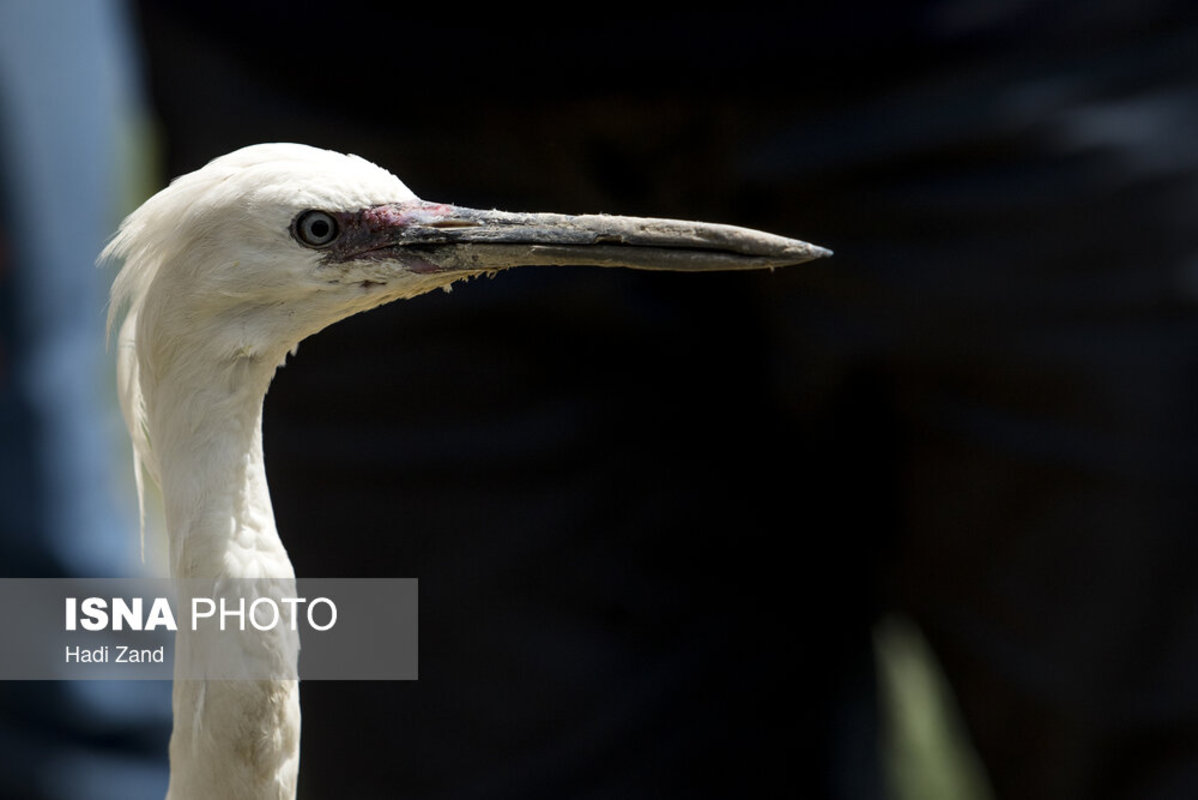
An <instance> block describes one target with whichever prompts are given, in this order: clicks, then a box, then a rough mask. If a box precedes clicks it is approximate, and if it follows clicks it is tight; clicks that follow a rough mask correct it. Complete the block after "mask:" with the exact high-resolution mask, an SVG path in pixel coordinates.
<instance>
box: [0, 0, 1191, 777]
mask: <svg viewBox="0 0 1198 800" xmlns="http://www.w3.org/2000/svg"><path fill="white" fill-rule="evenodd" d="M833 5H835V7H832V6H833ZM126 10H127V11H128V12H129V15H128V17H127V19H126V21H127V22H128V24H129V27H128V31H129V43H128V44H127V48H128V52H129V54H130V55H131V56H132V57H133V59H134V60H133V62H132V63H133V64H134V65H135V68H136V69H139V70H140V71H138V72H136V73H135V74H136V75H137V76H139V77H138V78H137V79H135V80H134V81H133V85H134V86H135V87H137V86H140V88H141V90H142V92H143V94H142V96H143V97H144V99H145V104H146V107H147V108H148V109H149V111H150V114H151V117H152V119H153V120H154V121H155V125H156V128H155V130H156V135H155V136H154V141H157V142H158V143H159V149H157V150H152V151H145V152H143V153H142V154H141V155H142V158H143V160H144V159H145V158H147V157H149V158H153V157H155V156H156V154H157V153H161V156H162V158H161V163H160V165H159V168H160V174H161V176H162V178H163V179H165V177H166V176H173V175H177V174H180V173H182V172H186V171H189V170H192V169H194V168H197V167H199V166H201V165H202V164H204V163H205V162H206V161H208V160H209V159H210V158H212V157H215V156H217V155H219V154H222V153H224V152H227V151H229V150H232V149H234V148H236V147H239V146H242V145H246V144H250V143H254V142H261V141H301V142H305V143H308V144H312V145H317V146H322V147H329V148H332V149H336V150H342V151H347V152H354V153H357V154H359V155H362V156H364V157H366V158H369V159H371V160H372V161H375V162H377V163H379V164H381V165H383V166H385V167H387V168H388V169H391V170H393V171H394V172H395V173H396V174H397V175H399V176H400V177H401V178H402V179H403V180H404V181H405V182H406V183H407V184H408V185H409V186H410V187H411V188H412V189H413V190H414V191H415V192H416V193H417V194H419V195H420V196H422V197H424V198H426V199H431V200H437V201H445V202H453V203H458V204H462V205H468V206H476V207H493V206H495V207H501V208H507V209H509V210H554V211H566V212H610V213H621V214H639V215H653V216H672V217H682V218H698V219H707V220H713V221H721V222H731V223H737V224H743V225H748V226H752V227H757V228H763V229H766V230H770V231H774V232H777V233H781V234H785V235H790V236H796V237H798V238H803V239H807V240H809V241H813V242H816V243H818V244H821V245H825V246H828V247H831V248H833V249H834V250H836V257H835V258H833V259H831V260H828V261H824V262H818V263H815V264H812V265H807V266H804V267H800V268H794V269H790V270H786V271H781V272H776V273H772V274H764V275H749V274H730V275H689V276H681V275H668V274H649V273H633V272H623V271H614V270H590V269H582V268H580V269H549V268H542V269H526V270H517V271H513V272H510V273H505V274H503V275H500V276H499V277H498V278H496V279H495V280H485V281H475V282H472V283H469V284H466V285H460V286H459V287H457V288H455V290H454V291H453V293H452V294H445V293H438V294H435V295H429V296H425V297H421V298H417V299H415V300H412V301H408V302H404V303H399V304H395V305H393V306H391V307H387V308H383V309H379V310H376V311H373V312H371V313H369V314H366V315H362V316H360V317H356V318H353V319H350V320H347V321H345V322H343V323H340V324H338V325H336V326H334V327H333V328H331V329H329V330H328V331H325V332H323V333H322V334H320V335H319V336H317V337H315V338H314V339H313V340H311V341H309V342H305V343H304V344H303V345H302V346H301V347H300V350H299V354H298V356H297V357H296V358H294V359H292V360H291V362H290V363H288V365H287V366H286V367H284V368H283V369H281V370H280V371H279V373H278V376H277V378H276V380H275V382H274V385H273V386H272V388H271V392H270V394H269V396H268V398H267V404H266V422H265V437H266V452H267V458H268V462H269V463H268V473H269V475H270V480H271V488H272V494H273V498H274V505H275V508H276V513H277V516H278V523H279V529H280V531H281V532H282V535H283V538H284V540H285V542H286V543H287V546H288V549H289V551H290V553H291V555H292V558H293V560H294V562H295V565H296V569H297V571H298V573H299V574H301V575H304V576H309V577H358V576H396V577H416V578H419V579H420V582H421V583H420V587H421V653H420V661H421V664H420V671H421V678H420V680H419V681H418V682H412V683H336V682H329V683H322V682H309V683H305V684H304V686H303V689H302V699H303V708H304V732H303V753H302V762H301V763H302V767H301V780H300V784H301V786H300V796H301V798H317V797H332V796H336V797H354V798H374V797H379V798H382V797H388V798H390V797H413V798H438V799H440V798H455V799H456V798H488V799H489V798H517V797H519V798H541V797H544V798H558V799H560V798H650V797H653V798H683V797H684V798H732V797H744V796H798V797H803V798H846V799H853V800H855V799H862V800H864V799H866V798H882V797H887V796H894V792H895V791H897V790H896V789H895V788H894V787H893V786H890V787H889V788H888V786H887V780H886V777H885V776H886V774H887V770H886V769H885V767H886V764H885V763H884V761H883V759H882V757H881V755H880V754H881V752H882V748H881V743H882V742H883V741H884V740H885V738H886V736H887V730H888V729H887V725H888V724H889V723H888V722H887V720H886V717H885V715H884V713H883V709H884V708H885V706H884V704H882V703H880V702H879V691H878V686H879V680H878V679H879V675H878V671H877V668H876V658H875V656H876V653H877V652H878V649H877V648H875V646H874V644H875V640H874V636H875V631H876V630H878V626H879V624H880V623H881V624H884V621H885V620H888V619H891V618H892V615H895V614H901V615H903V617H904V618H907V619H911V620H914V621H915V623H917V624H918V626H919V629H920V630H921V631H922V636H923V637H926V641H927V642H928V643H929V644H930V646H931V649H932V651H934V653H935V655H936V658H937V660H938V663H939V664H940V665H942V667H943V672H944V675H945V676H947V680H948V681H949V684H950V685H951V687H952V690H953V697H954V698H955V701H956V703H957V704H958V708H959V712H960V714H961V717H962V719H963V720H964V722H965V724H966V726H967V732H966V733H965V734H962V736H963V737H964V740H965V742H966V743H967V744H968V745H969V746H970V747H972V748H974V749H975V750H976V753H977V754H978V756H980V759H981V764H982V765H983V772H984V776H985V779H986V781H987V782H988V784H989V789H988V791H990V792H992V793H993V796H994V797H996V798H1002V799H1003V800H1006V799H1007V798H1018V799H1019V800H1041V799H1042V798H1043V799H1044V800H1048V799H1049V798H1051V799H1052V800H1069V799H1071V798H1078V799H1079V800H1080V799H1081V798H1087V799H1088V798H1112V799H1113V798H1137V799H1141V798H1145V799H1148V800H1164V799H1165V798H1183V797H1184V798H1191V797H1194V796H1198V682H1195V681H1194V680H1193V677H1192V676H1193V675H1195V674H1198V582H1195V581H1194V580H1193V577H1192V576H1193V575H1194V574H1195V568H1196V567H1198V539H1196V538H1195V537H1194V530H1195V522H1196V521H1198V520H1196V514H1195V511H1196V503H1198V501H1196V494H1195V492H1194V486H1193V476H1194V474H1195V466H1198V465H1196V464H1195V462H1196V461H1198V458H1196V445H1198V425H1196V422H1195V420H1196V418H1195V413H1194V408H1195V403H1196V401H1198V396H1196V395H1198V371H1196V370H1195V366H1196V356H1198V324H1196V323H1198V316H1196V314H1195V299H1196V297H1198V226H1196V225H1195V224H1194V218H1195V211H1196V209H1198V137H1196V136H1195V135H1194V131H1195V130H1198V12H1195V11H1194V10H1192V5H1191V4H1189V3H1183V2H1168V1H1167V0H1159V1H1157V2H1139V3H1132V2H1080V0H1046V1H1045V2H1038V3H1022V2H998V1H997V0H995V1H988V0H959V1H958V2H889V3H875V2H866V1H865V0H860V1H858V2H847V3H838V4H826V3H825V4H818V5H817V4H803V3H800V4H791V6H789V10H787V11H784V12H776V13H751V14H750V13H736V12H722V13H714V12H689V13H677V12H658V11H656V10H654V9H653V7H652V6H644V5H640V6H629V7H620V6H602V7H592V6H585V7H573V6H571V7H563V6H553V7H537V6H521V7H519V8H513V9H510V10H506V11H504V12H503V13H500V12H499V11H496V10H486V11H477V10H475V11H471V10H467V9H465V8H452V9H446V8H439V9H424V8H415V9H412V8H408V7H406V6H403V5H398V4H391V3H376V2H363V3H356V4H352V6H342V7H338V8H335V7H334V6H333V5H331V4H315V3H307V2H282V0H254V1H251V0H242V2H237V3H233V2H225V1H224V0H216V1H214V0H208V1H207V2H202V3H201V2H177V3H173V4H161V3H153V2H143V3H140V4H137V5H135V6H132V7H130V8H128V9H126ZM45 102H46V103H50V104H53V103H55V102H56V99H55V98H54V96H52V95H46V96H45ZM0 122H3V120H0ZM134 141H139V142H142V143H144V142H145V141H147V139H146V137H142V138H141V139H138V140H134ZM147 152H148V155H147ZM17 199H18V201H19V197H18V198H17ZM8 218H9V219H13V217H11V216H10V217H8ZM56 222H57V224H59V225H61V224H62V221H61V218H60V219H58V220H56ZM5 234H6V237H8V238H9V239H11V238H12V236H13V232H12V231H5ZM97 249H98V248H97ZM87 267H88V265H87V264H81V265H79V269H80V270H83V269H85V268H87ZM21 268H22V265H21V264H18V265H17V271H18V272H19V270H20V269H21ZM25 268H26V269H28V268H30V267H25ZM101 302H102V301H101ZM97 318H98V317H97ZM94 335H95V336H96V337H97V339H98V338H99V337H100V336H101V330H100V328H99V327H97V328H96V330H95V333H94ZM35 444H36V443H33V444H30V446H31V447H33V446H35ZM7 447H8V445H7V443H6V448H7ZM14 452H15V451H14ZM51 499H52V498H50V499H47V500H46V501H45V502H46V503H47V504H50V500H51ZM24 505H29V504H24ZM5 524H6V525H7V524H8V523H7V522H6V523H5ZM133 524H134V526H135V522H134V523H133ZM10 531H12V532H15V535H17V536H19V535H21V534H24V533H25V532H26V529H23V528H20V527H11V526H10ZM129 536H130V538H132V537H134V536H135V527H133V528H130V530H129ZM380 635H385V630H381V631H380ZM50 688H52V687H47V690H50ZM147 702H148V701H147ZM64 708H65V710H64V711H63V712H62V716H63V718H64V719H68V720H69V719H70V709H71V708H73V706H71V705H70V704H66V705H65V706H64ZM146 708H150V706H149V705H147V706H146ZM147 716H148V717H149V716H152V715H150V713H149V712H148V711H147ZM64 726H66V723H64ZM67 727H69V726H67ZM143 730H146V731H160V730H161V729H160V728H156V727H153V725H151V724H150V723H149V722H147V723H146V724H145V727H144V729H143ZM155 735H158V734H155ZM150 740H153V739H152V737H151V739H150ZM138 741H141V740H138ZM138 746H139V747H142V750H141V751H142V752H147V753H149V755H150V757H151V758H152V757H153V756H154V750H153V746H152V745H150V746H142V745H138ZM158 755H159V757H165V739H161V750H160V751H158ZM13 796H30V797H34V796H52V795H51V794H49V793H45V794H43V795H37V794H35V793H34V792H33V790H32V789H30V790H29V792H28V793H27V794H24V795H22V794H14V795H13ZM127 796H133V795H132V794H129V795H127ZM139 796H140V795H139Z"/></svg>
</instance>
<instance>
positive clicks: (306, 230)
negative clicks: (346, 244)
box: [295, 211, 337, 247]
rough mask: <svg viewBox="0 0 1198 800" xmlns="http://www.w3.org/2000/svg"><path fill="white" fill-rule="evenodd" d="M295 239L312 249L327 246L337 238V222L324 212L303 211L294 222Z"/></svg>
mask: <svg viewBox="0 0 1198 800" xmlns="http://www.w3.org/2000/svg"><path fill="white" fill-rule="evenodd" d="M295 237H296V238H297V239H299V240H300V242H302V243H303V244H306V245H310V246H313V247H318V246H320V245H325V244H328V243H329V242H331V241H333V240H334V239H336V238H337V221H336V220H335V219H333V217H332V216H330V215H329V214H327V213H326V212H324V211H305V212H304V213H303V214H301V215H300V217H299V218H298V219H297V220H296V224H295Z"/></svg>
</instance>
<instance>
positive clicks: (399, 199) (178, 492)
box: [101, 144, 828, 800]
mask: <svg viewBox="0 0 1198 800" xmlns="http://www.w3.org/2000/svg"><path fill="white" fill-rule="evenodd" d="M827 254H828V251H826V250H824V249H822V248H819V247H816V246H813V245H810V244H807V243H805V242H800V241H797V240H793V239H785V238H782V237H779V236H773V235H770V234H765V233H760V232H757V231H751V230H747V229H744V228H736V227H732V226H726V225H711V224H704V223H696V222H682V221H677V220H653V219H637V218H628V217H612V216H577V217H575V216H565V215H557V214H509V213H504V212H498V211H475V210H471V209H464V208H459V207H454V206H449V205H443V204H437V203H429V202H425V201H422V200H420V199H418V198H417V197H416V195H414V194H413V193H412V192H411V191H409V190H408V188H407V187H406V186H404V184H403V183H401V182H400V181H399V180H398V179H397V178H396V177H395V176H393V175H391V174H390V173H389V172H387V171H385V170H383V169H381V168H379V167H377V166H375V165H374V164H371V163H370V162H368V161H365V160H363V159H361V158H358V157H356V156H351V155H342V154H340V153H335V152H331V151H327V150H319V149H316V148H312V147H307V146H303V145H297V144H263V145H254V146H251V147H246V148H244V149H241V150H237V151H235V152H233V153H230V154H228V155H225V156H222V157H220V158H217V159H216V160H214V161H212V162H211V163H209V164H208V165H207V166H205V167H203V168H202V169H199V170H197V171H195V172H192V173H190V174H188V175H184V176H182V177H180V178H178V179H176V180H175V181H174V182H173V183H172V184H171V185H170V186H168V187H167V188H165V189H163V190H162V191H160V192H159V193H158V194H156V195H154V196H153V197H151V198H150V199H149V200H147V201H146V202H145V203H144V204H143V205H142V206H141V207H140V208H138V209H137V210H136V211H134V212H133V213H132V214H131V215H129V217H128V218H127V219H126V220H125V221H124V223H123V224H122V225H121V227H120V230H119V231H118V233H117V234H116V236H115V237H114V239H113V240H112V242H111V243H110V244H109V245H108V247H107V248H105V250H104V252H103V254H102V255H101V260H102V261H109V260H118V261H123V262H124V266H123V268H122V269H121V271H120V273H119V274H118V276H117V277H116V280H115V281H114V283H113V287H112V297H111V306H110V310H109V321H108V326H109V330H110V331H111V330H112V328H113V326H114V324H115V322H116V321H117V320H118V319H119V317H120V313H121V311H122V310H125V317H124V321H123V323H122V324H121V328H120V334H119V337H118V348H119V349H118V357H117V361H118V384H119V389H120V393H121V401H122V402H121V405H122V409H123V411H124V414H125V421H126V423H127V425H128V427H129V431H130V435H131V436H132V438H133V442H134V457H135V462H136V464H135V470H136V473H137V482H138V492H139V499H140V496H141V495H142V493H143V487H142V473H143V470H144V472H145V473H148V475H149V477H150V478H151V479H152V480H153V481H154V482H155V483H157V484H158V486H159V487H160V489H161V492H162V498H163V506H164V510H165V517H166V531H167V537H168V540H169V546H170V569H171V575H172V577H173V578H177V579H191V580H199V581H201V585H202V586H206V587H209V588H212V587H217V588H222V587H223V588H224V589H226V590H227V589H228V587H230V586H231V585H235V584H236V583H237V581H238V580H239V579H243V578H251V579H262V578H271V579H277V580H276V582H275V584H274V585H275V588H274V589H269V588H266V589H263V588H262V585H263V583H262V582H260V581H259V582H255V583H254V584H253V586H254V587H255V588H253V589H250V590H247V591H250V592H259V593H260V592H265V593H267V594H271V593H272V592H275V593H286V591H287V589H288V588H289V587H290V586H291V581H292V580H293V578H294V571H293V569H292V566H291V562H290V560H289V559H288V557H287V552H286V550H285V549H284V547H283V542H282V540H281V539H280V538H279V535H278V532H277V530H276V528H275V521H274V514H273V512H272V509H271V503H270V495H269V493H268V491H267V483H266V472H265V467H264V461H263V454H262V432H261V421H262V406H263V400H264V398H265V395H266V390H267V387H268V386H269V384H270V381H271V378H272V377H273V375H274V372H275V368H276V367H277V366H278V365H280V364H281V363H282V362H283V361H284V359H285V358H286V356H287V354H288V353H289V352H290V351H292V350H294V348H295V347H296V345H297V344H298V343H299V341H300V340H301V339H303V338H304V337H306V336H309V335H311V334H313V333H316V332H317V331H319V330H321V329H322V328H324V327H326V326H328V325H330V324H332V323H334V322H336V321H338V320H340V319H343V318H344V317H347V316H349V315H351V314H355V313H357V312H359V311H364V310H366V309H369V308H373V307H374V306H377V305H380V304H382V303H386V302H390V301H392V300H396V299H399V298H410V297H414V296H415V295H419V294H422V293H424V292H428V291H431V290H433V289H437V288H447V287H448V286H449V285H450V284H451V283H453V282H454V281H456V280H459V279H462V278H469V277H471V276H475V275H480V274H484V273H491V272H494V271H497V270H502V269H505V268H507V267H514V266H519V265H526V264H590V265H598V266H627V267H633V268H638V269H670V270H724V269H758V268H773V267H779V266H786V265H790V264H798V263H802V262H804V261H809V260H811V259H814V258H819V257H821V256H824V255H827ZM143 508H144V506H143ZM143 514H144V512H143ZM234 591H236V590H234ZM186 628H187V626H186V625H180V626H179V631H178V633H177V634H176V642H175V651H176V653H175V685H174V692H173V709H174V728H173V731H172V734H171V743H170V760H171V775H170V786H169V788H168V791H167V798H168V800H198V799H199V798H203V800H212V798H221V799H222V800H263V799H264V798H272V799H274V798H294V797H295V792H296V780H297V774H298V767H299V730H300V709H299V688H298V681H297V680H295V679H294V677H293V676H294V675H295V670H296V663H297V655H298V640H297V638H296V635H295V634H289V633H281V634H277V635H274V636H270V635H266V634H263V633H262V632H260V631H257V630H254V629H251V630H250V632H248V633H246V634H241V635H239V636H234V637H232V638H222V639H220V640H216V639H205V638H203V637H201V636H200V635H198V634H195V633H193V632H189V631H188V630H186ZM218 662H219V664H220V665H221V666H228V664H230V663H232V664H234V665H236V664H239V663H241V664H246V665H250V664H253V665H255V667H256V668H265V672H253V671H251V672H250V673H247V674H257V675H262V674H268V675H271V676H281V677H272V678H271V679H268V680H212V679H207V678H205V676H210V675H224V674H227V673H225V672H222V671H220V669H218V666H217V665H218ZM210 668H211V670H212V671H210ZM287 676H292V677H287Z"/></svg>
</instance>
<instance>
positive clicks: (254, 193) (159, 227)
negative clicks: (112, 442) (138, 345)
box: [102, 144, 828, 357]
mask: <svg viewBox="0 0 1198 800" xmlns="http://www.w3.org/2000/svg"><path fill="white" fill-rule="evenodd" d="M827 253H828V251H826V250H823V249H822V248H819V247H815V246H813V245H809V244H807V243H805V242H800V241H796V240H793V239H785V238H783V237H779V236H772V235H770V234H764V233H760V232H757V231H750V230H747V229H743V228H736V227H732V226H726V225H711V224H705V223H695V222H682V221H677V220H656V219H640V218H631V217H615V216H606V215H588V216H568V215H564V214H511V213H505V212H499V211H478V210H474V209H467V208H460V207H457V206H452V205H446V204H442V203H430V202H426V201H423V200H420V199H419V198H417V197H416V195H415V194H413V193H412V192H411V191H410V190H409V189H408V188H407V187H406V186H404V184H403V183H402V182H401V181H400V180H399V179H398V178H396V177H395V176H394V175H392V174H391V173H389V172H387V171H386V170H384V169H381V168H380V167H377V166H375V165H374V164H372V163H370V162H368V161H366V160H364V159H361V158H358V157H357V156H352V155H343V154H341V153H336V152H332V151H328V150H321V149H317V148H313V147H308V146H304V145H297V144H262V145H253V146H250V147H246V148H243V149H241V150H237V151H235V152H233V153H230V154H228V155H225V156H222V157H220V158H217V159H215V160H214V161H212V162H210V163H209V164H208V165H207V166H205V167H203V168H201V169H199V170H197V171H195V172H192V173H190V174H188V175H184V176H182V177H180V178H178V179H176V180H175V181H174V182H173V183H172V184H171V185H170V186H168V187H167V188H165V189H163V190H162V191H160V192H159V193H158V194H156V195H154V196H153V197H152V198H150V199H149V200H147V201H146V202H145V203H144V204H143V205H142V206H141V207H140V208H139V209H137V210H136V211H135V212H133V213H132V214H131V215H130V216H129V217H128V218H127V219H126V220H125V222H124V224H123V225H122V226H121V228H120V230H119V232H118V233H117V235H116V237H115V238H114V239H113V241H112V242H111V243H110V244H109V245H108V247H107V248H106V249H105V251H104V254H103V256H102V258H103V259H117V260H123V261H124V267H123V269H122V271H121V273H120V274H119V275H118V277H117V279H116V281H115V282H114V285H113V291H112V304H111V308H110V326H111V322H112V320H113V319H114V318H115V316H116V315H117V314H118V313H119V311H120V309H121V308H122V307H125V306H127V307H128V308H129V312H130V313H129V317H130V318H136V319H138V320H140V321H139V322H138V323H137V324H138V325H139V326H141V330H140V333H141V335H142V336H144V337H146V338H152V339H154V340H156V341H160V342H163V343H168V342H171V341H174V340H176V339H179V338H187V339H191V340H193V341H197V342H201V343H203V344H204V345H205V347H206V348H208V349H213V348H215V352H218V353H219V352H222V348H223V353H224V355H225V356H227V357H237V356H238V354H240V355H241V356H245V355H253V354H261V355H263V356H266V355H270V354H272V353H275V351H278V350H280V349H281V350H282V351H283V352H286V351H287V350H289V349H291V348H292V347H294V345H295V344H296V343H298V341H299V340H300V339H302V338H304V337H305V336H307V335H310V334H312V333H314V332H316V331H318V330H320V329H321V328H323V327H325V326H327V325H329V324H331V323H333V322H335V321H337V320H339V319H341V318H343V317H346V316H349V315H350V314H354V313H357V312H359V311H363V310H365V309H368V308H372V307H374V306H377V305H379V304H381V303H384V302H388V301H391V300H395V299H400V298H406V297H413V296H415V295H418V294H422V293H424V292H428V291H431V290H432V289H436V288H443V287H447V286H449V285H450V284H451V283H453V282H454V281H456V280H459V279H462V278H468V277H471V276H474V275H479V274H483V273H490V272H494V271H497V270H502V269H506V268H508V267H513V266H519V265H523V264H591V265H598V266H624V267H632V268H638V269H670V270H686V271H693V270H713V269H714V270H726V269H758V268H763V267H777V266H785V265H789V264H797V263H801V262H803V261H808V260H811V259H813V258H818V257H820V256H822V255H826V254H827Z"/></svg>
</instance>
